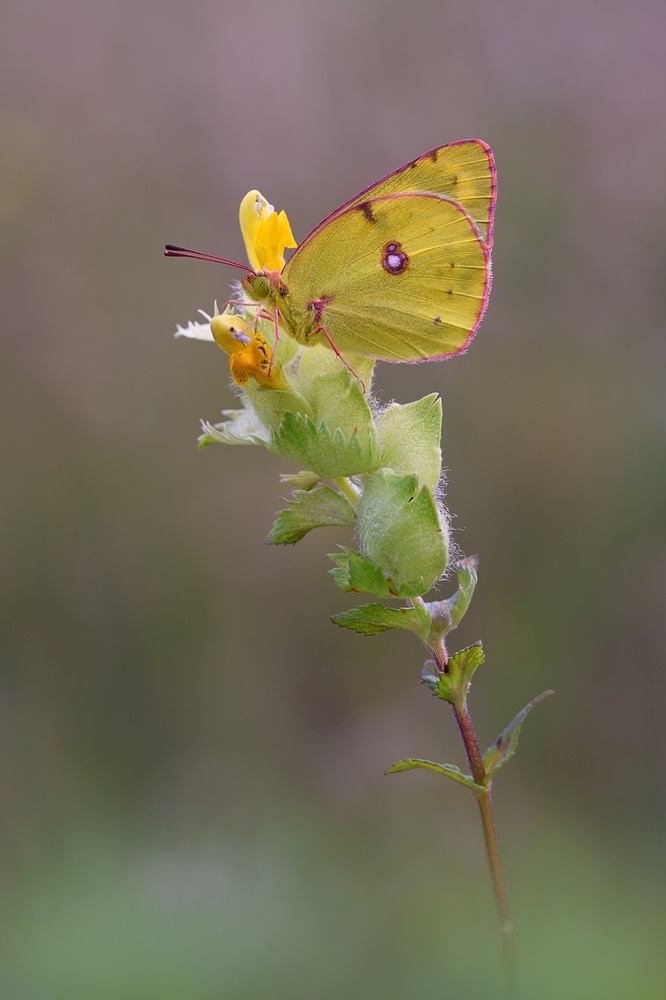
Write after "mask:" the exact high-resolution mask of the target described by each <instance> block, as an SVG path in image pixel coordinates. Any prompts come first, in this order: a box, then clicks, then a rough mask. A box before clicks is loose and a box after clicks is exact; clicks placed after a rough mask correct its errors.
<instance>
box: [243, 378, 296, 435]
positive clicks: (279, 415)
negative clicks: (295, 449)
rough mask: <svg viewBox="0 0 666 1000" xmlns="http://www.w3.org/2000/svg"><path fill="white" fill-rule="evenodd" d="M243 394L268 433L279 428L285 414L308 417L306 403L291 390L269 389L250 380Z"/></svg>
mask: <svg viewBox="0 0 666 1000" xmlns="http://www.w3.org/2000/svg"><path fill="white" fill-rule="evenodd" d="M243 392H244V396H246V397H247V400H248V403H249V405H250V406H251V407H252V408H253V409H254V411H255V413H256V415H257V417H258V418H259V420H260V421H261V423H262V424H263V425H264V426H265V427H267V428H268V430H269V431H271V430H273V431H274V430H275V429H276V428H277V427H279V426H280V424H281V422H282V420H283V419H284V417H285V415H286V414H291V415H292V416H293V415H294V414H296V413H299V414H302V415H303V416H308V415H310V413H311V409H310V406H309V404H308V402H307V401H306V400H305V399H304V398H303V396H301V395H299V393H297V392H294V391H293V390H291V389H269V388H268V386H264V385H258V384H257V383H256V382H255V380H254V379H252V378H251V379H248V382H247V385H245V386H244V388H243Z"/></svg>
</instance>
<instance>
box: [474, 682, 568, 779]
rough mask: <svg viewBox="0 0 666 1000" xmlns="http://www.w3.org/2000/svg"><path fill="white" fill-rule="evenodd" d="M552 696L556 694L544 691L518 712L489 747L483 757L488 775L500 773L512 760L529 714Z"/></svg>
mask: <svg viewBox="0 0 666 1000" xmlns="http://www.w3.org/2000/svg"><path fill="white" fill-rule="evenodd" d="M551 694H555V692H554V691H542V692H541V694H539V695H537V696H536V698H533V699H532V701H531V702H530V703H529V705H525V708H523V709H521V711H520V712H518V715H517V716H516V717H515V719H512V720H511V722H510V723H509V725H508V726H507V727H506V729H504V730H503V731H502V732H501V733H500V734H499V736H498V737H497V739H496V740H495V742H494V743H493V744H492V745H491V746H489V747H488V749H487V750H486V752H485V753H484V755H483V764H484V767H485V769H486V774H488V775H490V774H494V773H495V771H499V769H500V767H502V765H503V764H506V762H507V761H508V760H511V758H512V757H513V755H514V754H515V752H516V747H517V746H518V737H519V736H520V730H521V728H522V725H523V722H524V721H525V718H526V716H527V714H528V712H531V711H532V709H533V708H534V706H535V705H538V704H539V702H540V701H543V699H544V698H547V697H548V696H549V695H551Z"/></svg>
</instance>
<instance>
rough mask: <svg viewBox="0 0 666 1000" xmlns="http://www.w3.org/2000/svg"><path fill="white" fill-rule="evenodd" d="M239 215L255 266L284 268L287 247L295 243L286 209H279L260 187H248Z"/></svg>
mask: <svg viewBox="0 0 666 1000" xmlns="http://www.w3.org/2000/svg"><path fill="white" fill-rule="evenodd" d="M239 217H240V227H241V232H242V234H243V239H244V240H245V249H246V251H247V257H248V260H249V261H250V264H251V265H252V267H253V268H254V269H255V270H257V271H259V270H264V271H282V268H283V267H284V251H285V250H286V249H291V248H293V247H295V246H296V240H295V239H294V235H293V233H292V231H291V226H290V225H289V220H288V218H287V213H286V212H284V211H282V212H279V213H278V212H276V211H275V209H274V208H273V206H272V205H269V203H268V202H267V201H266V199H265V198H264V196H263V195H262V194H261V193H260V192H259V191H248V193H247V194H246V195H245V197H244V198H243V200H242V202H241V206H240V213H239Z"/></svg>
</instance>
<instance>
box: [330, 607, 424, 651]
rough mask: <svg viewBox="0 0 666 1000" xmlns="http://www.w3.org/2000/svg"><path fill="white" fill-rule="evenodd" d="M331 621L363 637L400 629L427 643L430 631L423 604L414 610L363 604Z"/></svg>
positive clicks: (335, 616)
mask: <svg viewBox="0 0 666 1000" xmlns="http://www.w3.org/2000/svg"><path fill="white" fill-rule="evenodd" d="M331 621H332V622H333V623H334V624H335V625H339V626H340V627H341V628H348V629H351V631H352V632H358V633H360V634H361V635H377V634H378V633H379V632H388V631H389V629H392V628H399V629H404V630H405V631H406V632H412V633H413V634H414V635H415V636H417V638H419V639H420V640H421V642H425V640H426V639H427V637H428V632H429V631H430V615H429V614H428V612H427V611H426V609H425V607H424V606H423V605H422V604H417V605H416V607H413V608H387V607H386V606H385V605H384V604H363V605H362V606H361V607H359V608H352V609H351V610H350V611H343V612H342V613H341V614H339V615H333V617H332V618H331Z"/></svg>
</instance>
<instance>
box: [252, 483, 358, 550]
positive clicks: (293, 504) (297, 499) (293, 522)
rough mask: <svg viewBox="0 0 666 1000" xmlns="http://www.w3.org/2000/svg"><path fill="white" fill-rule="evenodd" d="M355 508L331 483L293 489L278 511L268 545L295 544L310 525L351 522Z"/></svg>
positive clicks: (313, 526) (316, 526)
mask: <svg viewBox="0 0 666 1000" xmlns="http://www.w3.org/2000/svg"><path fill="white" fill-rule="evenodd" d="M353 524H354V510H353V508H352V506H351V504H350V503H349V500H347V498H346V497H343V496H342V494H341V493H337V492H336V491H335V490H332V489H331V488H330V486H324V485H320V486H315V487H314V489H312V490H295V491H294V493H293V499H291V500H289V501H288V506H287V508H286V509H285V510H281V511H280V513H279V514H278V516H277V518H276V520H275V524H274V525H273V529H272V531H271V533H270V534H269V536H268V538H267V539H266V541H267V542H268V543H269V544H270V545H294V544H295V543H296V542H297V541H299V539H301V538H303V536H304V535H307V533H308V531H311V530H312V529H313V528H320V527H324V526H326V525H353Z"/></svg>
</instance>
